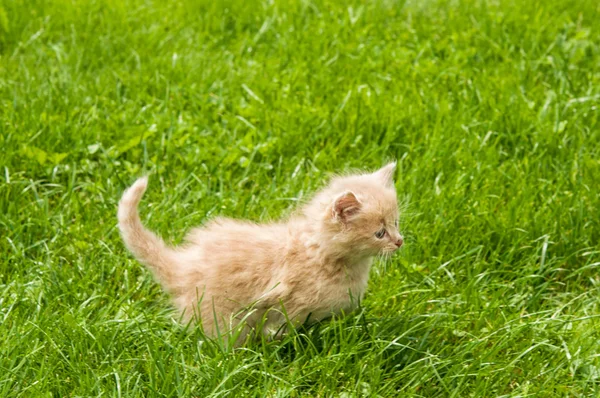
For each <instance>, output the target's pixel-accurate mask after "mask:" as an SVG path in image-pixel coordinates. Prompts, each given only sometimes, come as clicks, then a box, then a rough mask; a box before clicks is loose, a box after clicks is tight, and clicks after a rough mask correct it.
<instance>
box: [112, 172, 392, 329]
mask: <svg viewBox="0 0 600 398" xmlns="http://www.w3.org/2000/svg"><path fill="white" fill-rule="evenodd" d="M395 167H396V164H395V163H390V164H388V165H387V166H385V167H383V168H382V169H380V170H378V171H376V172H375V173H371V174H359V175H351V176H345V177H336V178H334V179H333V180H332V181H331V183H330V184H329V185H328V186H327V187H326V188H325V189H323V190H321V191H320V192H318V193H317V194H316V195H315V196H314V198H313V199H312V200H311V201H310V202H308V203H307V204H306V205H305V206H303V207H302V208H300V209H299V212H297V214H295V215H294V216H292V217H291V218H290V219H289V220H288V221H287V222H283V221H282V222H277V223H271V224H266V225H257V224H254V223H251V222H246V221H238V220H232V219H228V218H217V219H215V220H212V221H211V222H209V223H208V224H207V225H206V226H204V227H202V228H196V229H193V230H192V231H190V232H189V233H188V235H187V237H186V243H185V244H183V245H181V246H179V247H171V246H169V245H166V244H165V243H164V242H163V240H162V239H161V238H159V237H158V236H156V235H155V234H154V233H152V232H151V231H149V230H147V229H146V228H144V226H143V225H142V223H141V222H140V218H139V215H138V211H137V206H138V203H139V201H140V199H141V198H142V195H143V194H144V191H145V190H146V186H147V183H148V180H147V178H145V177H144V178H140V179H139V180H137V181H136V182H135V183H134V184H133V186H132V187H131V188H129V189H128V190H127V191H126V192H125V193H124V194H123V197H122V199H121V201H120V203H119V212H118V217H119V229H120V230H121V234H122V237H123V240H124V241H125V244H126V246H127V248H128V249H129V250H130V251H131V252H132V253H133V254H134V256H135V257H136V258H137V259H138V260H139V261H140V262H142V263H143V264H145V265H146V266H148V268H149V269H150V270H152V272H153V273H154V275H155V277H156V279H158V281H160V283H161V284H162V285H163V287H164V288H165V290H167V291H168V292H169V293H170V295H171V296H172V298H173V301H174V304H175V306H176V307H177V308H178V309H179V310H180V311H181V312H182V314H183V317H184V319H186V320H189V319H191V318H194V319H196V320H200V321H201V324H202V326H203V328H204V331H205V333H206V334H208V335H209V336H216V335H217V334H224V333H227V332H228V331H229V330H230V329H231V328H232V327H234V326H236V325H237V324H239V323H240V320H241V319H242V318H243V319H244V322H245V328H244V330H245V331H244V333H242V336H240V340H243V339H244V337H245V335H246V334H247V332H249V331H250V330H253V329H255V328H256V327H257V326H259V325H262V327H263V330H262V331H263V332H272V331H274V330H278V328H279V327H280V326H282V325H284V324H285V323H286V318H287V319H288V320H291V321H293V322H294V323H296V324H300V323H304V322H306V321H307V320H308V319H309V318H310V321H318V320H321V319H324V318H327V317H330V316H331V315H333V314H339V313H341V312H348V311H351V310H352V309H353V308H355V307H356V305H357V302H358V301H359V300H360V299H362V297H363V294H364V292H365V289H366V287H367V281H368V277H369V269H370V267H371V262H372V258H373V256H375V255H378V254H385V253H391V252H393V251H395V250H396V249H397V248H398V247H400V246H401V245H402V242H403V241H402V236H401V235H400V233H399V232H398V205H397V200H396V191H395V189H394V183H393V174H394V171H395ZM383 228H385V233H384V234H383V237H381V236H382V229H383ZM377 235H379V237H378V236H377ZM284 314H285V315H284Z"/></svg>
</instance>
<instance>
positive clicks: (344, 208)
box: [331, 191, 361, 221]
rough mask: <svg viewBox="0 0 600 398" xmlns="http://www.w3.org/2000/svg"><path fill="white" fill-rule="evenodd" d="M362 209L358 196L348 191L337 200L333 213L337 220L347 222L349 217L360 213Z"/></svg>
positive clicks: (334, 203)
mask: <svg viewBox="0 0 600 398" xmlns="http://www.w3.org/2000/svg"><path fill="white" fill-rule="evenodd" d="M360 207H361V203H360V201H359V200H358V198H357V197H356V195H355V194H354V193H353V192H351V191H346V192H344V193H343V194H341V195H340V196H338V197H337V198H335V201H334V202H333V207H332V209H331V213H332V216H333V217H334V218H335V219H337V220H341V221H347V220H348V217H351V216H353V215H354V214H356V213H358V211H359V210H360Z"/></svg>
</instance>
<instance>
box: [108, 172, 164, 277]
mask: <svg viewBox="0 0 600 398" xmlns="http://www.w3.org/2000/svg"><path fill="white" fill-rule="evenodd" d="M147 186H148V177H142V178H140V179H138V180H137V181H136V182H135V183H134V184H133V185H132V186H131V187H129V189H127V190H126V191H125V193H124V194H123V196H122V197H121V201H120V202H119V211H118V218H119V230H120V231H121V237H122V238H123V241H124V242H125V246H127V248H128V249H129V250H130V251H131V252H132V253H133V255H134V256H135V257H136V258H137V259H138V261H140V262H141V263H142V264H144V265H146V266H147V267H148V268H150V270H151V271H152V272H153V273H154V274H155V276H156V277H157V279H158V280H159V281H160V282H162V283H163V285H164V286H165V287H169V286H170V285H171V282H172V281H173V277H174V275H173V273H174V269H173V267H175V252H174V251H173V249H171V248H170V247H168V246H167V245H166V244H165V242H164V241H163V240H162V239H161V238H159V237H158V236H156V235H155V234H154V233H153V232H152V231H150V230H148V229H146V228H145V227H144V226H143V225H142V222H141V221H140V215H139V213H138V209H137V207H138V204H139V203H140V200H141V199H142V196H144V192H146V187H147Z"/></svg>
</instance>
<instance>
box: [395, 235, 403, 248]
mask: <svg viewBox="0 0 600 398" xmlns="http://www.w3.org/2000/svg"><path fill="white" fill-rule="evenodd" d="M394 243H396V247H400V246H402V245H403V244H404V239H402V237H399V238H398V240H397V241H396V242H394Z"/></svg>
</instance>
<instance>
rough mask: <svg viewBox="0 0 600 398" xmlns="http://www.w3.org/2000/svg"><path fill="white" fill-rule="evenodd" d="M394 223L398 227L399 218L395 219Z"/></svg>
mask: <svg viewBox="0 0 600 398" xmlns="http://www.w3.org/2000/svg"><path fill="white" fill-rule="evenodd" d="M394 225H395V226H396V229H398V220H396V221H394Z"/></svg>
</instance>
